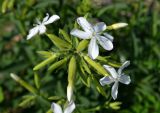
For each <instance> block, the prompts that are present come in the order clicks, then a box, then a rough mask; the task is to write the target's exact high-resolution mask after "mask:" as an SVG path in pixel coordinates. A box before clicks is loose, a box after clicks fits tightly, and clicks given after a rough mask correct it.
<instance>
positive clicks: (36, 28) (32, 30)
mask: <svg viewBox="0 0 160 113" xmlns="http://www.w3.org/2000/svg"><path fill="white" fill-rule="evenodd" d="M38 30H39V27H38V26H36V27H34V28H32V29H31V30H30V31H29V34H28V35H27V40H29V39H31V38H32V37H33V36H35V35H36V34H37V33H38Z"/></svg>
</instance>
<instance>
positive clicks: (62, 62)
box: [48, 58, 67, 72]
mask: <svg viewBox="0 0 160 113" xmlns="http://www.w3.org/2000/svg"><path fill="white" fill-rule="evenodd" d="M66 62H67V58H64V59H62V60H60V61H58V62H56V63H54V64H52V65H51V66H50V67H49V68H48V71H49V72H52V71H54V70H55V69H56V68H58V67H60V66H61V65H63V64H64V63H66Z"/></svg>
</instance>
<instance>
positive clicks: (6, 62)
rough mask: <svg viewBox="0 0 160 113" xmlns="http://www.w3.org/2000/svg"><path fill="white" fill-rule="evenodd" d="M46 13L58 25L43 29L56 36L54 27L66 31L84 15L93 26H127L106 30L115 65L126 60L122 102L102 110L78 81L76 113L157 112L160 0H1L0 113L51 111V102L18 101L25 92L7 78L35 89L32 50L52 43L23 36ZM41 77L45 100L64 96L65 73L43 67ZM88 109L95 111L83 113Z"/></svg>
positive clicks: (100, 101) (35, 56)
mask: <svg viewBox="0 0 160 113" xmlns="http://www.w3.org/2000/svg"><path fill="white" fill-rule="evenodd" d="M46 13H49V14H50V15H52V14H57V15H59V16H60V17H61V19H60V21H57V22H55V23H54V24H52V25H49V26H47V29H48V30H47V31H49V32H54V33H55V32H57V34H58V29H59V28H64V29H66V30H67V31H68V33H69V31H70V30H71V29H72V27H73V23H74V22H75V19H76V18H77V17H79V16H84V15H85V14H86V13H88V14H89V17H88V18H89V19H90V20H92V21H93V22H98V21H103V22H105V23H106V24H107V25H111V24H113V23H116V22H126V23H128V24H129V26H128V27H126V28H123V29H120V30H116V31H110V32H109V33H110V34H112V35H113V36H114V37H115V40H114V46H115V47H114V50H113V51H112V52H111V53H110V54H112V56H113V57H114V59H116V60H117V61H124V60H126V59H127V60H130V61H131V65H130V66H129V68H128V69H127V72H128V73H129V75H130V76H131V78H132V83H131V84H130V85H128V86H125V85H120V87H119V95H118V99H117V100H116V102H121V103H120V106H118V107H114V105H112V104H111V105H109V106H107V107H102V106H101V105H103V103H104V102H106V101H108V100H105V99H104V97H103V96H102V95H100V94H99V93H98V92H97V91H96V90H95V89H94V88H92V87H91V89H89V88H86V87H85V86H84V85H83V84H81V83H77V84H78V85H77V86H78V87H76V104H77V109H76V110H75V113H159V112H160V1H157V0H0V113H28V112H29V113H45V112H46V111H47V110H48V109H49V108H50V103H51V102H52V101H46V100H45V99H41V98H40V97H39V98H38V99H34V100H33V101H32V99H31V100H30V101H29V102H26V103H25V104H24V103H21V102H22V100H23V99H24V98H25V97H24V95H30V93H29V92H28V91H27V90H26V89H24V88H23V87H21V86H20V85H19V84H17V83H16V82H15V81H14V80H13V79H11V77H10V75H9V74H10V73H11V72H14V73H16V74H18V75H19V76H20V77H21V78H22V79H24V80H25V81H27V82H28V83H29V84H31V85H33V86H34V76H33V75H34V73H33V71H32V68H33V67H34V65H36V64H37V63H39V62H40V61H41V60H42V58H41V57H39V55H38V54H37V53H36V51H38V50H49V48H50V47H51V45H52V44H51V43H50V41H49V39H48V38H46V36H44V35H42V36H38V35H37V36H35V37H34V38H33V39H32V40H29V41H26V36H27V33H28V31H29V29H30V28H32V26H33V24H34V23H35V20H36V18H40V19H42V18H43V17H44V16H45V15H46ZM40 76H41V83H42V84H41V92H43V93H44V95H45V96H48V95H59V96H61V97H63V98H65V94H66V89H65V87H64V86H66V85H67V82H66V76H67V75H66V72H65V71H61V72H60V73H59V72H57V71H56V72H54V73H52V75H47V74H46V73H45V69H44V70H42V71H41V74H40ZM64 76H65V77H64ZM111 102H114V101H113V100H111ZM20 103H21V104H20ZM113 104H114V103H113ZM98 105H99V106H98ZM97 106H98V107H97ZM99 107H100V108H99ZM119 107H120V108H119ZM89 108H95V110H93V111H85V109H89ZM96 109H98V110H99V109H100V110H99V111H98V110H97V111H96Z"/></svg>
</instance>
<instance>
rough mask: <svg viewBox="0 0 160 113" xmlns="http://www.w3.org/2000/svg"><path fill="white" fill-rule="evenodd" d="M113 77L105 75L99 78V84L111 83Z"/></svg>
mask: <svg viewBox="0 0 160 113" xmlns="http://www.w3.org/2000/svg"><path fill="white" fill-rule="evenodd" d="M113 81H114V80H113V78H112V77H110V76H106V77H103V78H101V79H100V80H99V82H100V84H101V85H102V86H104V85H106V84H111V83H112V82H113Z"/></svg>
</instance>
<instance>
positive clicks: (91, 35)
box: [71, 17, 113, 59]
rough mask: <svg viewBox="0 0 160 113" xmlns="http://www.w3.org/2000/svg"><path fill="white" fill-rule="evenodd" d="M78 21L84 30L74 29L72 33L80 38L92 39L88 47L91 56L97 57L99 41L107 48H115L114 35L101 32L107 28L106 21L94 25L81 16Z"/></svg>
mask: <svg viewBox="0 0 160 113" xmlns="http://www.w3.org/2000/svg"><path fill="white" fill-rule="evenodd" d="M77 23H78V24H79V25H80V26H81V27H82V29H83V30H84V31H82V30H79V29H73V30H72V31H71V35H73V36H76V37H78V38H80V39H91V41H90V43H89V47H88V55H89V56H90V58H92V59H95V58H96V57H97V56H98V55H99V47H98V45H97V41H98V42H99V44H100V45H101V46H102V47H103V48H104V49H105V50H108V51H110V50H112V49H113V44H112V41H113V37H112V36H111V35H109V34H107V33H104V34H103V36H101V33H102V32H103V31H104V30H106V28H107V26H106V24H105V23H104V22H100V23H97V24H96V25H94V26H92V25H91V24H90V23H89V22H88V21H87V20H86V19H85V18H84V17H79V18H78V19H77Z"/></svg>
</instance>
